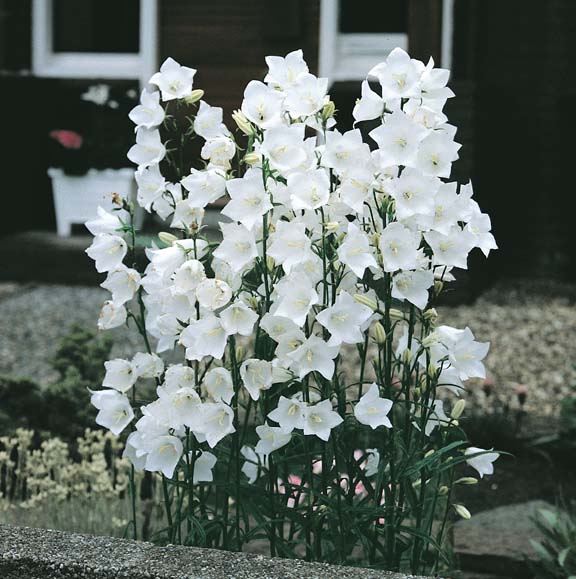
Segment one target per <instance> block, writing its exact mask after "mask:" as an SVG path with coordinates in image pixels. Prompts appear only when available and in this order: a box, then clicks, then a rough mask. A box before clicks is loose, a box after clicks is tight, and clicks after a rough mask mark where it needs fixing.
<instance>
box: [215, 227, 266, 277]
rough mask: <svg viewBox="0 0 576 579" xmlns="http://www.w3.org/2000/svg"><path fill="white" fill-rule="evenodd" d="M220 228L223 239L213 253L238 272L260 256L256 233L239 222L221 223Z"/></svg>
mask: <svg viewBox="0 0 576 579" xmlns="http://www.w3.org/2000/svg"><path fill="white" fill-rule="evenodd" d="M220 229H221V230H222V236H223V239H222V242H221V243H220V245H219V246H218V248H217V249H216V250H215V251H214V253H213V255H214V257H217V258H218V259H221V260H222V261H224V262H226V263H227V264H228V265H229V266H230V268H231V269H232V271H233V272H234V273H238V272H239V271H241V270H242V269H243V268H244V267H246V266H247V265H248V264H249V263H251V262H252V261H253V260H254V259H255V258H256V257H258V250H257V249H256V238H255V234H254V232H252V231H249V230H248V229H246V228H245V227H244V226H243V225H241V224H237V223H220Z"/></svg>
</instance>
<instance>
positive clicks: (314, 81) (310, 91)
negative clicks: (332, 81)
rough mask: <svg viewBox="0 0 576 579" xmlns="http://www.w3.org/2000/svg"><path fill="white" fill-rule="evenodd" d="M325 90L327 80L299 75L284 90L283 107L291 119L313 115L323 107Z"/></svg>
mask: <svg viewBox="0 0 576 579" xmlns="http://www.w3.org/2000/svg"><path fill="white" fill-rule="evenodd" d="M327 90H328V79H327V78H317V77H316V76H314V75H313V74H309V73H304V74H301V75H299V77H298V80H297V81H296V82H295V83H294V84H293V85H292V86H290V87H289V88H287V89H285V92H286V99H285V100H284V106H285V108H286V110H287V111H288V112H289V113H290V116H291V117H292V118H293V119H298V118H301V117H308V116H311V115H314V114H316V113H317V112H318V111H319V110H320V109H321V108H322V107H323V106H324V102H325V97H326V91H327Z"/></svg>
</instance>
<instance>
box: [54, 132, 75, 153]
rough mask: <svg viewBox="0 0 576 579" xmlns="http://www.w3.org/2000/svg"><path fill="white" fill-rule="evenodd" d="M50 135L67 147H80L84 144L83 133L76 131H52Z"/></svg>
mask: <svg viewBox="0 0 576 579" xmlns="http://www.w3.org/2000/svg"><path fill="white" fill-rule="evenodd" d="M50 137H51V138H52V139H54V140H55V141H58V142H59V143H60V144H61V145H62V146H63V147H64V148H65V149H79V148H80V147H81V146H82V141H83V139H82V135H79V134H78V133H76V132H74V131H64V130H59V131H50Z"/></svg>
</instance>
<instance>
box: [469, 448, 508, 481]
mask: <svg viewBox="0 0 576 579" xmlns="http://www.w3.org/2000/svg"><path fill="white" fill-rule="evenodd" d="M481 452H482V453H484V454H478V453H481ZM464 454H465V455H466V456H469V457H470V458H467V459H466V462H467V463H468V464H469V465H470V466H471V467H472V468H473V469H475V470H476V471H478V474H479V475H480V478H484V475H491V474H494V462H495V461H496V460H497V459H498V457H499V456H500V455H499V454H498V453H497V452H489V451H487V450H485V449H483V448H478V447H476V446H470V447H469V448H467V449H466V450H465V451H464ZM474 455H476V456H474Z"/></svg>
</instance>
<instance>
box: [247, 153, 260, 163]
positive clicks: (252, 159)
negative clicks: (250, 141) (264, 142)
mask: <svg viewBox="0 0 576 579" xmlns="http://www.w3.org/2000/svg"><path fill="white" fill-rule="evenodd" d="M259 162H260V155H259V154H258V153H256V152H255V151H252V152H251V153H248V154H247V155H244V163H246V165H256V163H259Z"/></svg>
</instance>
